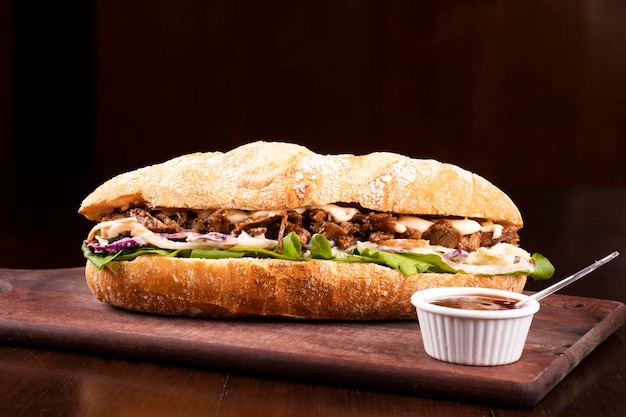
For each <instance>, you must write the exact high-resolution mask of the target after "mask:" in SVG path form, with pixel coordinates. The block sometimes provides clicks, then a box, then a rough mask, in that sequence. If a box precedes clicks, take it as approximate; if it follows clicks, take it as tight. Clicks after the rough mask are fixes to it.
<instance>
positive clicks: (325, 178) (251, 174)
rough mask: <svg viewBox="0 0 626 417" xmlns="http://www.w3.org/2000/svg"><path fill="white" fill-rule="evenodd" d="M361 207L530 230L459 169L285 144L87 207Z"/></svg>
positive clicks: (223, 157)
mask: <svg viewBox="0 0 626 417" xmlns="http://www.w3.org/2000/svg"><path fill="white" fill-rule="evenodd" d="M337 202H345V203H357V204H360V205H361V206H362V207H365V208H367V209H370V210H376V211H382V212H392V213H403V214H420V215H439V216H451V215H454V216H459V217H473V218H483V219H489V220H493V221H497V222H503V223H508V224H512V225H515V226H518V227H521V226H522V225H523V221H522V216H521V214H520V212H519V210H518V208H517V206H516V205H515V204H514V203H513V201H511V199H510V198H509V197H508V195H506V194H505V193H504V192H503V191H501V190H500V189H499V188H497V187H496V186H495V185H493V184H492V183H490V182H489V181H487V180H486V179H484V178H483V177H480V176H478V175H476V174H474V173H471V172H469V171H466V170H463V169H461V168H459V167H457V166H456V165H452V164H446V163H441V162H439V161H435V160H430V159H412V158H408V157H406V156H403V155H399V154H395V153H390V152H377V153H372V154H368V155H358V156H356V155H348V154H344V155H319V154H316V153H314V152H312V151H310V150H308V149H307V148H305V147H302V146H300V145H295V144H289V143H280V142H253V143H250V144H247V145H243V146H240V147H238V148H236V149H233V150H232V151H230V152H227V153H219V152H211V153H194V154H189V155H183V156H180V157H177V158H174V159H172V160H169V161H167V162H164V163H161V164H157V165H152V166H148V167H145V168H140V169H138V170H135V171H132V172H127V173H123V174H121V175H118V176H117V177H114V178H112V179H111V180H109V181H107V182H105V183H104V184H102V185H101V186H100V187H98V188H97V189H96V190H95V191H94V192H93V193H91V194H90V195H89V196H87V198H85V200H84V201H83V202H82V204H81V206H80V209H79V213H81V214H83V215H84V216H85V217H87V218H88V219H90V220H95V221H100V217H101V215H103V214H107V213H110V212H111V211H113V210H114V209H116V208H126V207H129V206H136V205H142V204H147V205H150V206H152V207H172V208H174V207H175V208H191V209H199V208H201V209H212V208H227V209H240V210H259V209H266V210H272V209H290V208H296V207H305V206H319V205H324V204H329V203H337Z"/></svg>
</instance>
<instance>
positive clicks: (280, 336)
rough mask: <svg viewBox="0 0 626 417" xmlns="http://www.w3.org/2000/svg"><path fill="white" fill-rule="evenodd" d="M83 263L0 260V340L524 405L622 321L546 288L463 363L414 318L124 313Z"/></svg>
mask: <svg viewBox="0 0 626 417" xmlns="http://www.w3.org/2000/svg"><path fill="white" fill-rule="evenodd" d="M83 274H84V271H83V268H69V269H53V270H11V269H0V280H1V281H0V282H4V284H2V285H0V292H1V294H0V311H1V312H2V315H0V340H1V341H2V342H3V343H12V344H18V345H29V346H38V347H46V348H58V349H64V350H71V351H79V352H90V353H97V354H103V355H104V354H106V355H114V356H118V357H122V358H135V359H143V360H150V361H155V362H160V363H176V364H182V365H194V366H201V367H207V368H211V369H216V370H228V371H235V372H240V373H243V374H253V375H271V376H279V377H283V378H297V379H305V380H309V381H316V382H321V383H332V384H340V385H346V386H354V387H363V388H369V389H378V390H384V391H393V392H403V393H409V394H411V393H413V394H419V395H428V396H438V397H443V398H451V399H460V400H467V401H477V402H486V403H487V402H488V403H492V404H502V405H510V406H521V407H526V406H532V405H534V404H536V403H537V402H538V401H539V400H540V399H541V398H543V397H544V396H545V395H546V394H547V393H548V392H549V391H550V390H551V389H552V388H554V386H555V385H556V384H558V383H559V382H560V381H561V380H562V379H563V378H564V377H565V376H566V375H567V374H568V373H569V372H570V371H571V370H572V369H573V368H574V367H575V366H576V365H577V364H578V363H579V362H580V361H581V360H582V359H583V358H584V357H585V356H587V355H588V354H589V353H590V352H591V351H592V350H593V349H594V348H595V347H596V346H598V345H599V344H600V343H601V342H602V341H603V340H605V339H606V338H607V337H608V336H609V335H611V334H612V333H613V332H614V331H615V330H616V329H617V328H619V327H620V326H621V325H622V324H624V322H626V307H625V306H624V304H622V303H621V302H617V301H610V300H598V299H590V298H583V297H574V296H564V295H553V296H551V297H549V298H548V299H546V300H544V301H543V302H542V307H541V310H540V312H539V313H538V314H537V315H536V316H535V319H534V321H533V324H532V326H531V331H530V333H529V336H528V340H527V344H526V347H525V350H524V352H523V355H522V358H521V359H520V360H519V361H518V362H516V363H514V364H511V365H505V366H497V367H471V366H461V365H453V364H449V363H445V362H440V361H437V360H434V359H432V358H430V357H428V356H427V355H426V353H425V352H424V349H423V345H422V340H421V335H420V331H419V325H418V323H417V321H412V320H408V321H381V322H336V321H320V322H307V321H291V320H206V319H193V318H183V317H165V316H156V315H148V314H141V313H134V312H128V311H124V310H121V309H117V308H113V307H110V306H108V305H105V304H103V303H100V302H99V301H97V300H96V299H95V298H94V297H93V296H92V295H91V294H90V292H89V290H88V289H87V287H86V285H85V283H84V275H83Z"/></svg>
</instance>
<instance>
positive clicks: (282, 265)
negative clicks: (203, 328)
mask: <svg viewBox="0 0 626 417" xmlns="http://www.w3.org/2000/svg"><path fill="white" fill-rule="evenodd" d="M86 276H87V284H88V286H89V288H90V289H91V291H92V292H93V294H94V295H95V296H96V298H97V299H99V300H101V301H103V302H105V303H108V304H111V305H114V306H117V307H122V308H126V309H130V310H136V311H144V312H150V313H157V314H166V315H181V316H200V317H223V318H247V317H284V318H298V319H327V320H383V319H411V318H413V319H414V318H416V317H417V315H416V312H415V307H413V305H412V304H411V303H410V299H411V295H412V294H413V293H414V292H415V291H418V290H422V289H426V288H433V287H442V286H455V287H458V286H466V287H483V288H497V289H504V290H509V291H515V292H521V291H522V289H523V288H524V284H525V283H526V277H524V276H491V277H490V276H477V275H471V274H437V273H423V274H417V275H412V276H404V275H402V274H401V273H400V272H398V271H396V270H394V269H391V268H387V267H384V266H381V265H376V264H371V263H370V264H361V263H348V262H332V261H315V260H313V261H307V262H293V261H284V260H279V259H253V258H241V259H214V260H206V259H179V258H169V257H165V256H140V257H138V258H137V259H135V260H134V261H132V262H120V263H119V264H118V265H117V266H116V267H115V268H110V267H109V268H105V269H103V270H98V269H97V268H96V267H95V266H93V265H92V264H90V263H87V267H86Z"/></svg>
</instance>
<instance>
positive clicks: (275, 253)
mask: <svg viewBox="0 0 626 417" xmlns="http://www.w3.org/2000/svg"><path fill="white" fill-rule="evenodd" d="M78 211H79V213H80V214H82V215H84V216H85V217H86V218H88V219H90V220H92V221H94V222H97V223H96V224H95V225H94V227H93V228H92V229H91V231H90V232H89V233H88V236H87V238H86V239H85V241H84V242H83V245H82V251H83V254H84V256H85V258H86V267H85V276H86V282H87V285H88V287H89V289H90V290H91V292H92V293H93V294H94V296H95V297H96V298H97V299H98V300H100V301H102V302H104V303H107V304H110V305H112V306H115V307H119V308H123V309H128V310H134V311H141V312H147V313H155V314H163V315H180V316H199V317H216V318H289V319H306V320H313V319H321V320H386V319H409V318H415V317H416V312H415V309H414V307H413V306H412V304H411V302H410V298H411V295H412V294H413V293H414V292H415V291H418V290H421V289H426V288H432V287H440V286H469V287H485V288H498V289H506V290H510V291H516V292H521V291H522V290H523V289H524V286H525V284H526V280H527V278H528V277H532V278H533V279H547V278H550V277H551V276H552V274H553V272H554V267H553V266H552V265H551V264H550V262H549V261H548V260H547V259H546V258H545V257H543V256H541V255H540V254H536V253H535V254H533V255H531V254H530V253H529V252H527V251H526V250H524V249H523V248H521V247H520V246H519V244H518V242H519V234H518V232H519V230H520V229H521V228H522V226H523V221H522V217H521V214H520V212H519V210H518V208H517V207H516V205H515V204H514V203H513V201H512V200H511V199H510V198H509V197H508V196H507V195H506V194H505V193H504V192H503V191H501V190H500V189H498V188H497V187H496V186H494V185H493V184H492V183H490V182H489V181H487V180H486V179H484V178H483V177H481V176H479V175H477V174H474V173H471V172H469V171H467V170H464V169H462V168H460V167H458V166H456V165H453V164H449V163H442V162H439V161H436V160H432V159H415V158H410V157H408V156H403V155H400V154H397V153H391V152H375V153H370V154H364V155H352V154H333V155H322V154H318V153H315V152H313V151H311V150H310V149H308V148H306V147H304V146H300V145H297V144H293V143H283V142H266V141H257V142H252V143H248V144H245V145H242V146H239V147H237V148H235V149H232V150H230V151H227V152H196V153H191V154H187V155H182V156H178V157H176V158H173V159H171V160H169V161H166V162H162V163H158V164H155V165H151V166H146V167H142V168H139V169H136V170H134V171H131V172H126V173H122V174H120V175H117V176H115V177H114V178H112V179H110V180H108V181H106V182H105V183H103V184H102V185H100V186H99V187H97V188H96V189H95V190H94V191H93V192H92V193H91V194H89V195H88V196H87V197H86V198H85V199H84V200H83V201H82V204H81V205H80V208H79V210H78Z"/></svg>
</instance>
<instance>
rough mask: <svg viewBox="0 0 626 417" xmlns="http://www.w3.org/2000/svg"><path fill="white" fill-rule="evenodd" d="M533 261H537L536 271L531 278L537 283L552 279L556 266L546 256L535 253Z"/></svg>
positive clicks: (532, 257)
mask: <svg viewBox="0 0 626 417" xmlns="http://www.w3.org/2000/svg"><path fill="white" fill-rule="evenodd" d="M531 259H532V260H533V261H535V270H534V271H533V273H532V274H530V277H531V278H532V279H533V280H535V281H540V280H544V279H549V278H552V276H553V275H554V265H552V263H551V262H550V261H549V260H548V258H546V257H545V256H543V255H541V254H539V253H533V254H532V256H531Z"/></svg>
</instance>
